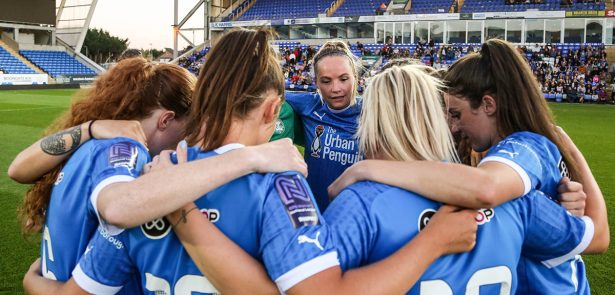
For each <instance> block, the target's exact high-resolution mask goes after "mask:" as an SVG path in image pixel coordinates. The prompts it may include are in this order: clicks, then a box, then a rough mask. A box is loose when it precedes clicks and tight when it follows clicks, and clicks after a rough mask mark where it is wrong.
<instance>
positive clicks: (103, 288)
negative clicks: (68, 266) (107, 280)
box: [73, 264, 123, 294]
mask: <svg viewBox="0 0 615 295" xmlns="http://www.w3.org/2000/svg"><path fill="white" fill-rule="evenodd" d="M73 278H74V279H75V282H76V283H77V285H79V287H81V289H83V290H84V291H86V292H88V293H91V294H115V293H117V292H119V291H120V289H122V287H123V286H119V287H115V286H107V285H104V284H101V283H99V282H97V281H95V280H94V279H92V278H90V277H89V276H88V275H87V274H85V273H84V272H83V270H82V269H81V266H80V265H79V264H77V266H76V267H75V269H74V270H73Z"/></svg>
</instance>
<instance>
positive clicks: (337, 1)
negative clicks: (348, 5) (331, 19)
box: [327, 0, 345, 16]
mask: <svg viewBox="0 0 615 295" xmlns="http://www.w3.org/2000/svg"><path fill="white" fill-rule="evenodd" d="M344 1H345V0H335V1H333V3H331V6H330V7H329V8H327V16H333V14H334V13H335V11H337V9H338V8H340V6H342V4H344Z"/></svg>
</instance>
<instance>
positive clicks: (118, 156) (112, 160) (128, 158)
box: [109, 142, 139, 169]
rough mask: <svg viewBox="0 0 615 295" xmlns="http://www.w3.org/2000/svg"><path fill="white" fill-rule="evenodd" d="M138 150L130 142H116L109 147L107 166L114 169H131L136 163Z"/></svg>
mask: <svg viewBox="0 0 615 295" xmlns="http://www.w3.org/2000/svg"><path fill="white" fill-rule="evenodd" d="M138 155H139V150H138V149H137V146H136V145H134V144H132V143H130V142H118V143H114V144H113V145H112V146H111V147H109V165H110V166H113V168H116V167H121V166H123V167H127V168H129V169H132V168H134V167H135V164H136V163H137V156H138Z"/></svg>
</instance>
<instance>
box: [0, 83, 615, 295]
mask: <svg viewBox="0 0 615 295" xmlns="http://www.w3.org/2000/svg"><path fill="white" fill-rule="evenodd" d="M74 92H75V91H74V90H46V91H42V90H40V91H39V90H29V91H0V151H1V152H0V217H1V218H0V237H1V238H0V255H1V256H0V257H1V258H0V294H15V293H21V292H22V287H21V280H22V278H23V274H24V273H25V272H26V270H27V269H28V267H29V265H30V263H31V262H32V261H34V259H35V258H36V257H37V256H38V253H39V239H40V237H39V236H35V237H31V238H30V240H29V241H28V240H25V239H23V238H22V236H21V234H20V231H19V225H18V223H17V218H16V208H17V206H18V205H19V203H20V202H21V198H22V196H23V193H24V192H25V191H26V188H27V186H25V185H19V184H16V183H14V182H12V181H11V180H10V179H9V178H8V176H7V174H6V173H7V169H8V165H9V164H10V162H11V161H12V159H13V158H14V157H15V155H16V154H17V153H18V152H19V151H20V150H22V149H23V148H25V147H26V146H28V145H30V144H31V143H32V142H34V141H35V140H37V139H38V138H39V137H40V136H41V134H42V131H43V129H44V128H45V127H46V126H47V125H48V124H49V123H50V122H51V121H53V119H54V118H56V117H57V116H58V115H59V114H61V113H62V112H63V111H64V110H66V108H67V106H68V105H69V104H70V100H71V95H72V94H73V93H74ZM550 106H551V108H552V110H553V112H554V114H555V116H556V120H557V122H558V124H559V125H561V126H562V127H564V129H565V130H566V131H567V132H568V134H570V136H571V137H572V138H573V140H574V141H575V142H576V143H577V145H578V146H579V148H580V149H581V151H583V153H584V155H585V157H586V158H587V160H588V161H589V163H590V165H591V168H592V171H593V173H594V175H595V177H596V179H597V180H598V183H599V184H600V187H601V188H602V192H603V194H604V196H605V198H606V202H607V207H608V209H609V213H610V216H609V223H610V225H611V240H613V235H614V233H615V226H614V225H615V220H614V216H615V213H614V212H615V211H614V209H615V199H614V196H615V173H614V171H615V152H614V151H613V150H614V149H615V107H614V106H605V105H577V104H573V105H571V104H551V105H550ZM613 244H614V243H612V244H611V247H610V249H609V251H608V252H607V253H606V254H604V255H601V256H585V257H584V259H585V261H586V264H587V273H588V276H589V280H590V284H591V288H592V291H593V294H612V293H613V286H615V268H614V267H613V266H612V265H613V261H615V251H614V249H613V248H614V246H613ZM609 261H610V263H609Z"/></svg>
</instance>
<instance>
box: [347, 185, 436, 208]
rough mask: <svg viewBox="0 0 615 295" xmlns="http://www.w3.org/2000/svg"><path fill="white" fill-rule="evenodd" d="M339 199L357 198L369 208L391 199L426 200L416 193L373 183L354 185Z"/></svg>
mask: <svg viewBox="0 0 615 295" xmlns="http://www.w3.org/2000/svg"><path fill="white" fill-rule="evenodd" d="M338 197H340V198H356V199H357V200H360V201H361V202H362V203H364V204H365V205H366V206H368V207H371V206H372V204H374V203H376V202H379V201H380V200H387V199H388V200H390V199H391V198H409V199H412V198H420V199H424V198H422V197H421V196H420V195H418V194H416V193H414V192H411V191H407V190H404V189H401V188H398V187H395V186H391V185H388V184H383V183H378V182H373V181H361V182H357V183H354V184H352V185H350V186H349V187H347V188H346V189H344V190H343V191H342V192H341V193H340V195H339V196H338Z"/></svg>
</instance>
